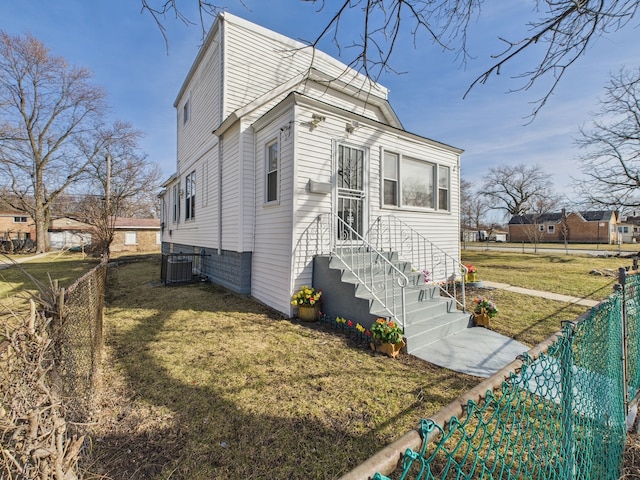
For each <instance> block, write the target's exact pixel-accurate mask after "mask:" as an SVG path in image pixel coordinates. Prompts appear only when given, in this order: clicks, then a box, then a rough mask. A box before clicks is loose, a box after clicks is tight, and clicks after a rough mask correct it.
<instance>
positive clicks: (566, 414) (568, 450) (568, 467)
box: [560, 322, 575, 480]
mask: <svg viewBox="0 0 640 480" xmlns="http://www.w3.org/2000/svg"><path fill="white" fill-rule="evenodd" d="M563 333H564V337H565V340H564V348H563V350H562V353H561V354H560V390H561V395H562V396H561V407H562V458H563V463H564V469H563V470H564V476H563V477H562V478H563V479H564V480H571V479H572V478H574V475H575V457H574V448H573V443H574V441H573V362H574V359H573V339H574V335H575V324H574V323H573V322H566V323H565V327H564V329H563Z"/></svg>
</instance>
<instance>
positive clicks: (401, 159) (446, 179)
mask: <svg viewBox="0 0 640 480" xmlns="http://www.w3.org/2000/svg"><path fill="white" fill-rule="evenodd" d="M450 177H451V175H450V168H449V167H445V166H438V165H436V164H434V163H430V162H425V161H423V160H419V159H416V158H410V157H405V156H403V155H398V154H397V153H392V152H385V153H384V156H383V166H382V192H383V194H382V203H383V205H385V206H396V207H418V208H433V209H438V210H449V209H450V195H449V192H450V184H451V178H450ZM436 185H437V191H436Z"/></svg>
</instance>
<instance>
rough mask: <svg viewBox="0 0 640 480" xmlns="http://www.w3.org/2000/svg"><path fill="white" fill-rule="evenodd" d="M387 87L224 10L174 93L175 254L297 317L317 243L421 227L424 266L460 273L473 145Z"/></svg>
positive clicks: (168, 245) (168, 235)
mask: <svg viewBox="0 0 640 480" xmlns="http://www.w3.org/2000/svg"><path fill="white" fill-rule="evenodd" d="M388 94H389V92H388V90H387V89H386V88H384V87H383V86H381V85H379V84H377V83H374V82H372V81H371V80H369V79H368V78H366V77H365V76H363V75H361V74H359V73H357V72H356V71H354V70H352V69H350V68H349V67H347V66H346V65H344V64H342V63H341V62H339V61H337V60H336V59H334V58H332V57H330V56H329V55H326V54H324V53H323V52H320V51H318V50H314V49H312V48H311V47H308V46H306V45H304V44H302V43H299V42H297V41H294V40H292V39H289V38H287V37H284V36H282V35H280V34H277V33H275V32H272V31H270V30H267V29H265V28H263V27H260V26H258V25H255V24H252V23H250V22H248V21H246V20H243V19H241V18H238V17H236V16H233V15H230V14H229V13H222V14H220V15H219V16H218V18H217V20H216V22H215V24H214V25H213V27H212V28H211V31H210V32H209V34H208V36H207V38H206V40H205V42H204V44H203V46H202V48H201V49H200V51H199V53H198V55H197V57H196V59H195V61H194V63H193V65H192V67H191V69H190V70H189V72H188V74H187V76H186V78H185V80H184V83H183V85H182V87H181V89H180V91H179V92H178V96H177V98H176V100H175V103H174V107H175V108H176V110H177V129H178V132H177V142H178V147H177V169H176V173H175V174H174V175H172V176H171V178H169V179H168V180H167V181H166V182H165V184H164V191H163V193H162V194H161V199H162V206H163V214H162V215H163V216H162V232H163V233H162V251H163V253H165V254H169V253H200V254H204V255H206V256H204V257H203V261H202V265H201V267H200V269H201V272H200V273H201V274H204V275H206V276H207V277H209V278H210V279H211V280H212V281H214V282H216V283H219V284H221V285H223V286H225V287H227V288H229V289H231V290H233V291H236V292H240V293H245V294H250V295H251V296H253V297H255V298H256V299H257V300H259V301H261V302H263V303H265V304H267V305H269V306H271V307H272V308H274V309H275V310H277V311H280V312H282V313H283V314H285V315H288V316H293V315H294V314H295V309H294V307H293V306H292V305H291V302H290V300H291V295H292V293H293V292H294V291H295V290H296V289H297V288H298V287H299V286H301V285H303V284H310V283H311V282H312V281H314V272H313V263H314V257H316V256H317V255H318V254H327V255H329V256H333V255H336V254H337V255H340V253H344V252H347V251H349V252H351V253H352V254H353V252H356V251H363V250H368V251H378V250H382V248H383V244H386V245H387V249H388V248H389V247H390V248H391V249H393V250H394V251H399V250H401V247H403V246H404V247H405V248H404V250H405V251H409V249H407V248H406V240H407V239H408V237H409V236H411V238H413V239H414V240H415V241H416V242H423V241H425V242H427V243H423V245H422V246H419V245H417V244H414V245H413V246H412V247H411V250H412V251H413V252H414V253H415V252H417V251H421V252H423V253H424V254H425V256H429V258H428V259H427V260H423V261H422V263H420V264H418V263H416V257H412V258H408V260H409V261H411V262H412V267H411V268H412V269H413V270H414V271H419V272H422V270H427V271H428V273H427V274H426V275H427V277H428V280H429V281H436V282H437V281H448V280H452V279H454V277H455V278H459V274H460V271H459V270H457V271H454V270H455V268H454V270H452V267H451V265H452V263H448V262H449V261H452V262H454V263H455V262H458V261H459V256H460V240H459V239H460V230H459V207H458V205H459V188H458V186H459V175H460V168H459V167H460V155H461V153H462V150H460V149H458V148H454V147H451V146H448V145H445V144H442V143H440V142H437V141H434V140H430V139H428V138H425V137H422V136H420V135H416V134H414V133H410V132H407V131H405V130H404V129H403V127H402V124H401V123H400V120H399V119H398V117H397V116H396V114H395V113H394V111H393V109H392V108H391V105H390V104H389V101H388ZM425 114H428V112H425ZM402 232H404V233H402ZM407 232H411V233H410V235H409V234H408V233H407ZM398 242H400V243H403V245H400V244H398ZM392 244H393V245H392ZM427 245H428V246H427ZM354 246H357V248H354ZM347 248H348V249H349V250H347ZM427 252H430V253H428V254H427ZM434 252H437V254H436V255H435V257H437V258H435V257H434ZM353 258H355V256H353V255H352V259H353ZM387 258H389V255H387ZM358 261H359V260H358ZM385 261H386V260H380V259H379V258H378V259H376V260H374V263H378V264H379V263H380V262H383V263H384V262H385ZM341 262H343V263H344V264H345V265H343V266H345V268H347V269H349V270H350V271H353V272H355V273H357V268H355V267H353V265H349V263H350V262H351V260H349V259H347V258H346V257H344V256H343V257H342V260H341ZM394 268H395V267H394ZM422 275H423V274H422V273H420V276H421V277H422ZM399 281H400V283H402V282H404V281H405V280H404V279H400V280H399ZM410 282H414V280H410ZM364 288H365V289H366V288H370V287H364ZM370 289H371V290H372V291H373V290H374V289H372V288H370ZM325 297H326V303H325V305H323V309H325V308H329V306H328V305H327V303H329V300H330V299H329V298H328V296H326V295H325ZM376 298H378V300H381V299H382V298H381V296H380V295H378V296H377V297H376ZM394 302H395V300H394ZM385 308H386V307H385ZM387 311H389V308H387ZM374 315H375V314H374ZM385 316H394V315H393V314H391V313H390V314H389V315H385Z"/></svg>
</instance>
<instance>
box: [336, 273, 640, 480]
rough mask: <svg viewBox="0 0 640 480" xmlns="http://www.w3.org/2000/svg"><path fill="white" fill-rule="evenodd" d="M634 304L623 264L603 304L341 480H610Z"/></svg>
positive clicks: (636, 296) (619, 448) (636, 318)
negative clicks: (359, 479)
mask: <svg viewBox="0 0 640 480" xmlns="http://www.w3.org/2000/svg"><path fill="white" fill-rule="evenodd" d="M639 303H640V275H637V274H627V272H626V271H625V269H621V270H620V278H619V283H618V285H616V289H615V292H614V293H613V294H612V295H610V296H609V297H608V298H607V299H606V300H605V301H603V302H602V303H600V304H599V305H598V306H597V307H594V308H593V309H591V310H590V311H589V312H587V313H586V314H584V315H582V316H581V317H580V318H578V319H577V320H576V321H572V322H565V323H564V325H563V328H562V330H561V331H560V332H558V333H557V334H556V335H554V336H552V337H550V338H549V339H547V341H545V342H543V343H542V344H540V345H538V346H537V347H534V348H533V349H531V350H530V351H529V352H527V353H525V354H523V355H522V357H520V358H518V359H517V360H516V361H514V362H512V364H510V365H508V366H507V367H505V369H503V370H502V371H500V372H498V374H496V376H494V377H493V378H491V379H488V380H486V381H485V382H483V383H481V384H480V385H479V386H478V387H476V388H474V389H473V390H472V391H470V392H468V393H467V394H466V395H464V396H462V397H460V398H459V399H458V400H456V401H455V402H453V403H452V404H451V405H449V406H448V407H445V408H444V409H443V410H441V411H440V412H438V414H436V415H435V416H434V417H433V418H431V419H425V420H422V422H421V423H420V426H419V428H418V429H417V430H416V431H412V432H409V433H407V434H406V435H405V436H403V437H402V438H400V439H399V440H398V441H396V442H395V443H394V444H392V445H390V446H388V447H387V448H385V449H384V450H382V451H381V452H379V453H378V454H376V455H375V456H374V457H372V458H370V459H369V460H367V461H366V462H365V463H363V464H362V465H360V466H358V467H357V468H356V469H354V470H353V471H351V472H349V473H348V474H347V475H345V476H344V477H343V478H345V479H355V478H371V476H373V478H374V479H376V480H384V479H388V478H390V477H387V476H385V475H391V474H394V472H395V473H396V476H394V477H393V478H399V479H402V480H405V479H414V478H415V479H420V480H423V479H424V480H428V479H449V478H452V479H453V478H455V479H458V478H469V479H471V478H493V479H498V478H500V479H535V478H538V479H542V478H543V479H545V480H549V479H559V480H560V479H562V480H569V479H571V480H573V479H585V480H586V479H593V480H596V479H597V480H606V479H611V480H615V479H618V478H619V476H620V472H621V466H622V458H623V453H624V445H625V441H626V429H627V422H628V421H629V419H630V418H632V416H629V412H630V410H632V409H631V408H630V398H631V397H633V396H634V395H635V394H636V392H638V390H639V388H640V353H639V352H640V305H639ZM398 463H400V466H399V468H396V466H397V465H398ZM396 470H401V471H400V472H399V473H398V472H396ZM374 472H376V473H375V474H374Z"/></svg>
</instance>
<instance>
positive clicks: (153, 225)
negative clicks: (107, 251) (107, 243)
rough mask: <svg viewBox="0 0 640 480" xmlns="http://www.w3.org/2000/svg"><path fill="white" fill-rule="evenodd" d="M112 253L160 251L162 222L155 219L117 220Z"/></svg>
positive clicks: (120, 218) (119, 218)
mask: <svg viewBox="0 0 640 480" xmlns="http://www.w3.org/2000/svg"><path fill="white" fill-rule="evenodd" d="M114 229H115V231H114V234H113V243H112V244H111V251H112V252H153V251H158V252H159V251H160V243H161V233H160V220H158V219H155V218H122V217H118V218H116V220H115V225H114Z"/></svg>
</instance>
